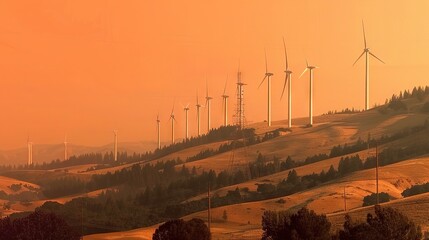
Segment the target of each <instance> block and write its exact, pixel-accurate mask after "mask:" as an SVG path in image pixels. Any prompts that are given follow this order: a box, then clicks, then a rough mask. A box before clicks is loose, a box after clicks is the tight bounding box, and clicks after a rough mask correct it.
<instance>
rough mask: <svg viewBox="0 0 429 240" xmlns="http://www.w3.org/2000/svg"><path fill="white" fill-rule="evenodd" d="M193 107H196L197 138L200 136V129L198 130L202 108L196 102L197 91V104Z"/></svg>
mask: <svg viewBox="0 0 429 240" xmlns="http://www.w3.org/2000/svg"><path fill="white" fill-rule="evenodd" d="M195 106H196V107H197V133H198V136H200V133H201V129H200V108H201V107H202V106H201V104H199V102H198V91H197V104H196V105H195Z"/></svg>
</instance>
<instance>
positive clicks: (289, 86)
mask: <svg viewBox="0 0 429 240" xmlns="http://www.w3.org/2000/svg"><path fill="white" fill-rule="evenodd" d="M362 32H363V40H364V49H363V52H362V53H361V54H360V55H359V57H358V58H357V59H356V61H355V62H354V63H353V66H354V65H355V64H356V63H357V62H358V61H359V59H361V58H362V56H364V55H365V110H368V109H369V60H370V55H371V56H372V57H374V58H375V59H377V60H378V61H380V62H381V63H383V64H384V63H385V62H384V61H383V60H381V59H380V58H379V57H377V56H376V55H375V54H373V53H372V52H371V51H370V49H369V48H368V45H367V41H366V34H365V25H364V22H363V20H362ZM283 47H284V55H285V67H286V68H285V70H284V73H285V79H284V85H283V90H282V94H281V99H282V98H283V95H284V93H285V90H286V87H287V89H288V128H292V73H293V72H292V71H291V69H290V68H289V64H288V56H287V49H286V43H285V40H284V38H283ZM317 68H319V67H318V66H315V65H310V64H309V63H308V61H307V60H306V68H305V69H304V71H303V72H302V73H301V75H300V76H299V78H301V77H302V76H303V75H304V74H305V73H306V72H307V71H308V72H309V81H310V85H309V86H310V88H309V123H308V126H312V125H313V82H314V70H315V69H317ZM273 75H274V74H273V73H272V72H269V71H268V61H267V54H266V51H265V76H264V78H263V79H262V81H261V83H260V84H259V86H258V88H260V87H261V85H262V84H263V83H264V82H265V80H266V82H267V91H268V92H267V124H268V126H271V78H272V76H273ZM228 97H229V96H228V95H226V84H225V88H224V92H223V95H222V99H223V102H222V105H223V125H224V126H227V125H228ZM212 99H213V98H212V97H210V96H209V94H208V87H207V91H206V105H205V106H206V107H207V131H210V129H211V126H210V101H211V100H212ZM195 106H196V112H197V134H198V136H200V134H201V129H200V119H201V118H200V111H201V110H200V108H201V107H204V106H202V105H201V104H200V103H199V102H198V93H197V103H196V105H195ZM189 109H190V108H189V104H188V105H186V106H185V107H183V110H184V111H185V139H189V125H188V111H189ZM170 120H171V143H172V144H174V143H175V136H174V127H175V125H174V124H175V122H176V119H175V116H174V105H173V109H172V111H171V114H170ZM156 121H157V133H158V148H161V121H160V119H159V114H158V115H157V120H156Z"/></svg>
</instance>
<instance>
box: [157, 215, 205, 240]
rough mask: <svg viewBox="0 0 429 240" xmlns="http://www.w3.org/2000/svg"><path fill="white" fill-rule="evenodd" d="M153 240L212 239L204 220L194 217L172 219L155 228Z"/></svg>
mask: <svg viewBox="0 0 429 240" xmlns="http://www.w3.org/2000/svg"><path fill="white" fill-rule="evenodd" d="M152 239H153V240H195V239H198V240H210V239H211V235H210V230H209V228H208V227H207V225H206V224H205V223H204V221H203V220H201V219H198V218H193V219H191V220H189V221H184V220H182V219H174V220H170V221H168V222H166V223H164V224H162V225H161V226H159V227H158V229H156V230H155V233H154V234H153V236H152Z"/></svg>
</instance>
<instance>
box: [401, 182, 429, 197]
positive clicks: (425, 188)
mask: <svg viewBox="0 0 429 240" xmlns="http://www.w3.org/2000/svg"><path fill="white" fill-rule="evenodd" d="M426 192H429V182H427V183H423V184H418V185H413V186H411V187H410V188H407V189H405V190H404V191H403V192H402V196H404V197H409V196H413V195H417V194H422V193H426Z"/></svg>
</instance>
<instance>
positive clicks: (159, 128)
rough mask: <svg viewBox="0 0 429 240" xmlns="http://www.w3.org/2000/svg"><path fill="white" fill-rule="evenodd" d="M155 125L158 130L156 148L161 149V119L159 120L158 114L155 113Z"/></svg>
mask: <svg viewBox="0 0 429 240" xmlns="http://www.w3.org/2000/svg"><path fill="white" fill-rule="evenodd" d="M156 127H157V132H158V149H161V120H159V114H158V115H156Z"/></svg>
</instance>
